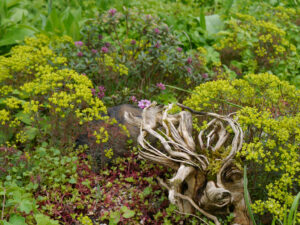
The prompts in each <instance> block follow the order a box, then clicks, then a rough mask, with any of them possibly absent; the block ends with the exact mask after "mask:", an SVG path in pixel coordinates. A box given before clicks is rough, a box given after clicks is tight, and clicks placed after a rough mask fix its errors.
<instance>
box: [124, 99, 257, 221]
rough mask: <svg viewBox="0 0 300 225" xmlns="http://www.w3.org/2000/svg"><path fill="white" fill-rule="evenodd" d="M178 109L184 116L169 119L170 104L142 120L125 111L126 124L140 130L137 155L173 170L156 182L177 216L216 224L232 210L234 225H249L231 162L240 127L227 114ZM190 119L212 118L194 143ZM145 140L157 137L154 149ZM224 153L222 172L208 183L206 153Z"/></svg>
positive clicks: (238, 143)
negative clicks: (169, 176) (199, 215)
mask: <svg viewBox="0 0 300 225" xmlns="http://www.w3.org/2000/svg"><path fill="white" fill-rule="evenodd" d="M178 105H179V106H180V107H181V108H183V109H187V110H188V111H181V112H180V113H177V114H169V113H168V112H169V111H170V110H171V108H172V104H170V105H168V106H166V107H159V106H157V105H156V103H153V104H151V105H150V106H149V107H147V108H145V109H144V110H143V112H142V117H137V116H134V115H133V114H132V113H128V112H125V118H126V120H127V122H128V123H130V124H132V125H134V126H138V127H140V134H139V136H138V143H139V145H140V146H141V148H140V151H139V154H140V156H141V157H142V158H144V159H146V160H150V161H152V162H155V163H158V164H161V165H163V166H166V167H169V168H172V169H174V170H175V171H176V172H175V174H174V176H173V178H172V179H168V180H163V179H161V178H158V181H159V183H160V184H161V186H162V187H165V188H166V189H167V190H168V192H169V201H170V202H171V203H173V204H175V205H177V206H178V208H179V210H180V211H181V213H189V214H193V213H194V212H195V211H199V212H201V213H202V214H203V215H205V216H206V217H208V218H210V219H211V220H213V221H214V223H215V224H217V225H219V224H220V222H219V221H218V219H217V217H216V216H217V215H219V214H227V213H229V212H230V210H231V211H232V212H233V213H234V221H233V224H240V225H250V224H252V223H251V221H250V218H249V215H248V212H247V208H246V205H245V201H244V192H243V175H242V174H243V173H242V171H241V169H239V168H238V166H237V164H236V161H235V159H234V158H235V155H236V153H237V152H238V151H239V150H241V148H242V144H243V131H242V129H241V127H240V126H239V124H238V123H237V121H235V120H234V119H233V118H232V117H231V115H228V116H223V115H219V114H216V113H209V112H197V111H194V110H192V109H190V108H188V107H186V106H183V105H181V104H178ZM192 114H194V115H200V116H206V117H210V118H211V121H210V122H209V123H208V124H207V126H206V128H205V129H203V130H201V131H200V132H199V134H198V136H197V139H198V144H196V142H195V140H194V138H193V124H192ZM149 136H150V137H152V138H153V137H154V138H156V144H155V143H153V141H149V140H148V137H149ZM194 136H195V135H194ZM224 149H225V150H228V154H227V156H225V157H223V158H222V159H219V160H220V163H219V164H220V168H219V170H218V172H217V174H216V175H215V179H212V178H211V177H212V176H209V173H210V169H209V166H210V163H212V162H210V160H212V159H211V158H209V157H208V156H207V154H206V153H207V152H210V153H217V152H219V151H224Z"/></svg>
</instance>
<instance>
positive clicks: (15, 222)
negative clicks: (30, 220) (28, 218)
mask: <svg viewBox="0 0 300 225" xmlns="http://www.w3.org/2000/svg"><path fill="white" fill-rule="evenodd" d="M9 223H10V224H12V225H27V223H25V218H24V217H23V216H19V215H16V214H13V215H12V216H11V217H10V219H9Z"/></svg>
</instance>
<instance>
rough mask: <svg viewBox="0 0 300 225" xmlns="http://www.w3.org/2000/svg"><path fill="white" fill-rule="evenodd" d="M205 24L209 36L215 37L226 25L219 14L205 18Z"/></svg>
mask: <svg viewBox="0 0 300 225" xmlns="http://www.w3.org/2000/svg"><path fill="white" fill-rule="evenodd" d="M205 24H206V32H207V34H208V35H214V34H216V33H218V32H219V31H221V30H222V29H223V27H224V23H223V21H222V20H221V18H220V16H219V15H218V14H214V15H209V16H205Z"/></svg>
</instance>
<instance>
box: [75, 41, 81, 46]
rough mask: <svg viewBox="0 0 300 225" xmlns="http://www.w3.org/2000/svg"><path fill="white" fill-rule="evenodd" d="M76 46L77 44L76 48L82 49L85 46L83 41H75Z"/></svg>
mask: <svg viewBox="0 0 300 225" xmlns="http://www.w3.org/2000/svg"><path fill="white" fill-rule="evenodd" d="M74 44H75V46H76V47H81V46H82V45H83V42H82V41H75V42H74Z"/></svg>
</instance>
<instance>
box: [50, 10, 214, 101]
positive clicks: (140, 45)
mask: <svg viewBox="0 0 300 225" xmlns="http://www.w3.org/2000/svg"><path fill="white" fill-rule="evenodd" d="M56 52H57V53H58V54H62V55H64V56H65V57H67V58H68V60H69V61H68V65H69V66H70V67H71V68H72V69H74V70H76V71H77V72H78V73H84V74H86V75H87V76H88V77H89V78H90V79H91V80H92V81H93V84H94V85H95V86H99V85H100V86H99V87H101V90H102V91H100V90H99V91H100V92H101V93H102V94H100V95H99V97H100V98H103V97H104V94H103V92H104V91H103V90H104V89H103V87H102V86H104V87H105V90H106V92H105V95H106V96H111V95H112V97H111V98H117V99H118V100H114V102H117V103H120V102H122V101H123V102H124V101H129V97H130V95H135V96H136V97H138V98H142V97H148V96H146V95H147V93H149V92H152V91H153V87H155V85H156V84H157V83H160V82H162V83H168V84H174V85H176V84H178V85H179V84H180V85H181V86H182V87H185V88H187V87H188V85H191V84H198V83H200V82H202V81H205V80H208V79H209V78H210V77H209V75H208V74H206V75H205V76H202V74H203V73H205V72H206V70H205V62H204V58H203V51H200V50H199V52H197V53H195V54H194V55H187V54H186V53H185V52H184V51H183V49H182V48H181V47H180V43H179V42H178V41H177V38H176V36H175V35H174V34H173V33H172V30H171V28H169V27H168V26H167V25H166V24H164V23H163V22H161V20H159V19H158V18H157V17H155V16H151V15H144V14H142V13H140V12H139V11H135V10H126V11H125V12H124V13H121V12H118V11H117V10H115V9H110V10H109V11H107V12H105V13H103V14H101V15H100V16H99V18H97V19H95V20H89V21H88V22H87V24H86V26H85V28H84V31H83V39H82V41H76V42H75V43H74V44H72V43H69V44H63V45H61V47H60V48H56ZM99 87H98V88H95V90H96V91H97V90H98V89H99ZM151 88H152V89H151ZM96 94H97V95H98V93H96ZM149 96H151V94H149ZM107 98H108V97H104V98H103V99H104V100H108V99H107ZM110 100H111V99H110ZM108 102H109V101H108ZM111 102H112V100H111ZM111 102H110V104H111Z"/></svg>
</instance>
